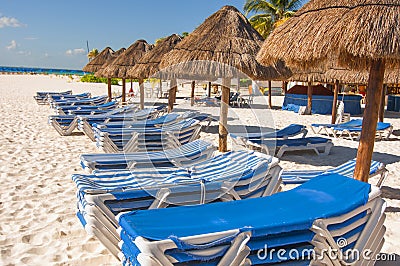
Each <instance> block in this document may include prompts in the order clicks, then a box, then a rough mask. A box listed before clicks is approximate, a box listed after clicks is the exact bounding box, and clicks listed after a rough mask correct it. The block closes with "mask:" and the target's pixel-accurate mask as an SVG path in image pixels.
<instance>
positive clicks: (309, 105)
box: [306, 82, 313, 115]
mask: <svg viewBox="0 0 400 266" xmlns="http://www.w3.org/2000/svg"><path fill="white" fill-rule="evenodd" d="M312 93H313V88H312V86H311V82H308V86H307V110H306V114H307V115H311V113H312V111H311V109H312Z"/></svg>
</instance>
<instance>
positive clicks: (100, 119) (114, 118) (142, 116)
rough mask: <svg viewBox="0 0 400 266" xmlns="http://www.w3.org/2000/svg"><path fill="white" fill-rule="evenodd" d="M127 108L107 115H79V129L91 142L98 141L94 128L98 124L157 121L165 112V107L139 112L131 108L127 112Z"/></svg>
mask: <svg viewBox="0 0 400 266" xmlns="http://www.w3.org/2000/svg"><path fill="white" fill-rule="evenodd" d="M130 106H132V105H130ZM126 108H128V107H122V110H121V112H119V111H117V112H112V113H111V114H105V115H102V114H100V115H84V116H81V115H79V116H77V119H78V129H79V130H80V131H82V132H84V133H85V135H86V136H88V137H89V138H90V140H92V141H96V139H95V136H94V130H93V126H96V125H97V124H107V123H110V122H119V123H123V122H128V121H142V120H146V119H155V118H156V117H157V116H159V115H161V114H162V113H163V112H164V107H163V106H160V107H157V108H146V109H143V110H137V109H136V108H132V107H129V110H127V111H126V110H125V109H126Z"/></svg>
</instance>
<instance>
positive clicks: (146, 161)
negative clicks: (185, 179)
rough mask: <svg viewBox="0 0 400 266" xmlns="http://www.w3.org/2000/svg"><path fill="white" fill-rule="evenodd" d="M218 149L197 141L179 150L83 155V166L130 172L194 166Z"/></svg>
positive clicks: (202, 141)
mask: <svg viewBox="0 0 400 266" xmlns="http://www.w3.org/2000/svg"><path fill="white" fill-rule="evenodd" d="M215 150H216V147H215V146H214V145H212V144H211V143H208V142H206V141H204V140H200V139H198V140H195V141H192V142H189V143H186V144H184V145H182V146H180V147H179V148H176V149H170V150H165V151H160V152H136V153H115V154H104V153H101V154H82V155H81V157H80V159H81V166H82V168H83V169H85V170H87V171H89V172H92V171H94V170H110V169H113V170H129V169H132V168H133V167H135V168H144V167H155V168H158V167H173V166H187V165H192V164H195V163H198V162H201V161H204V160H207V159H209V158H210V157H211V155H212V154H213V152H214V151H215Z"/></svg>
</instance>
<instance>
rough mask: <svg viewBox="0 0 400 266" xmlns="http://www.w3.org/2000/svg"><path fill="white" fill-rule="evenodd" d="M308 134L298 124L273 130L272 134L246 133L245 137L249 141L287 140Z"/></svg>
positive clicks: (305, 129)
mask: <svg viewBox="0 0 400 266" xmlns="http://www.w3.org/2000/svg"><path fill="white" fill-rule="evenodd" d="M307 133H308V130H307V128H306V127H305V126H303V125H299V124H290V125H289V126H287V127H285V128H282V129H279V130H275V131H273V132H266V133H246V135H245V137H246V139H249V140H263V139H271V138H277V139H288V138H289V137H294V136H297V135H300V134H301V135H302V136H301V137H302V138H304V137H305V136H306V135H307ZM231 135H232V136H234V137H236V135H235V134H233V133H231Z"/></svg>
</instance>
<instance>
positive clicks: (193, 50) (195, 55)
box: [160, 6, 287, 80]
mask: <svg viewBox="0 0 400 266" xmlns="http://www.w3.org/2000/svg"><path fill="white" fill-rule="evenodd" d="M263 41H264V39H263V38H262V37H261V35H260V34H259V33H258V32H257V31H256V30H254V29H253V27H252V26H251V25H250V23H249V21H248V20H247V19H246V17H245V16H244V15H243V14H241V13H240V12H239V11H238V10H237V9H236V8H235V7H232V6H224V7H222V8H221V9H220V10H219V11H217V12H216V13H214V14H213V15H211V16H210V17H208V18H207V19H206V20H205V21H204V22H203V24H201V25H200V26H199V27H197V28H196V29H195V30H194V31H193V32H192V33H190V34H189V35H188V36H187V37H185V38H184V39H183V40H182V41H181V42H180V43H179V44H178V45H176V46H175V48H174V49H173V50H172V51H170V52H169V53H167V54H166V55H165V56H164V57H163V59H162V60H161V63H160V68H161V69H163V68H166V67H171V66H174V65H176V66H174V67H171V68H172V69H173V70H174V72H175V73H177V74H179V75H188V76H191V75H194V76H199V77H200V76H204V77H210V76H214V77H235V76H236V75H237V73H232V72H235V71H233V68H235V69H237V70H239V71H241V72H243V73H245V74H246V75H248V76H249V77H250V78H253V79H259V80H267V79H274V78H279V77H281V76H282V74H283V75H285V74H287V73H283V72H284V71H282V73H279V72H278V71H277V70H276V69H275V68H273V67H264V66H262V65H260V64H259V63H258V62H257V61H256V60H255V56H256V54H257V52H258V51H259V49H260V46H261V44H262V42H263ZM218 63H219V64H218ZM229 66H230V67H229ZM232 67H233V68H232ZM283 69H284V70H285V71H287V69H286V68H283Z"/></svg>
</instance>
